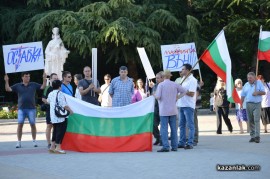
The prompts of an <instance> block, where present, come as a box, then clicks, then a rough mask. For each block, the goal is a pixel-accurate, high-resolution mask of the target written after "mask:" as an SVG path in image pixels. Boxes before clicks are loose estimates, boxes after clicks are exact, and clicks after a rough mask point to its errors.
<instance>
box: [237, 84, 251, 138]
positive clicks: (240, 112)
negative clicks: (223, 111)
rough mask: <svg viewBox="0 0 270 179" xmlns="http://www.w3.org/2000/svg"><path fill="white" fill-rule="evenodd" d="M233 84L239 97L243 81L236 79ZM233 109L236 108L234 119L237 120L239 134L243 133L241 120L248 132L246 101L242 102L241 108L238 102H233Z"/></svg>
mask: <svg viewBox="0 0 270 179" xmlns="http://www.w3.org/2000/svg"><path fill="white" fill-rule="evenodd" d="M234 85H235V88H236V91H237V94H238V96H239V97H240V98H241V93H242V89H243V82H242V80H241V79H236V80H235V81H234ZM235 109H236V119H237V121H238V125H239V127H240V134H243V133H244V130H243V125H242V122H243V121H245V122H246V123H247V133H248V132H249V124H248V118H247V111H246V101H245V100H244V103H243V109H241V108H240V104H239V103H235Z"/></svg>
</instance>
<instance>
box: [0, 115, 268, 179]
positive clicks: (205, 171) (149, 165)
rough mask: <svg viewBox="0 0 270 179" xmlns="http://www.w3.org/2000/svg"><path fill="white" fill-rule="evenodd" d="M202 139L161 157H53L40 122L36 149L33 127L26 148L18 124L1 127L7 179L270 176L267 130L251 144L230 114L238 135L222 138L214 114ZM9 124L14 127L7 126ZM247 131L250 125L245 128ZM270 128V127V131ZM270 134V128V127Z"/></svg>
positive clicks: (204, 123) (0, 154)
mask: <svg viewBox="0 0 270 179" xmlns="http://www.w3.org/2000/svg"><path fill="white" fill-rule="evenodd" d="M198 118H199V128H200V139H199V144H198V146H196V147H194V149H193V150H184V149H181V150H178V151H177V152H168V153H157V152H156V151H157V150H158V149H159V148H160V146H153V152H127V153H79V152H72V151H67V154H66V155H57V154H49V153H48V152H47V148H46V146H47V144H46V141H45V132H44V131H45V128H46V124H45V121H44V120H43V119H41V120H38V121H39V123H37V130H38V134H37V140H38V144H39V147H37V148H34V147H33V146H32V141H31V131H30V127H29V125H28V124H26V125H25V126H24V130H23V138H22V147H23V148H21V149H16V148H15V144H16V127H17V126H16V125H14V124H12V123H10V122H9V121H4V123H3V121H2V123H1V124H0V178H1V179H9V178H11V179H13V178H15V179H24V178H25V179H36V178H39V179H43V178H44V179H47V178H48V179H54V178H65V179H81V178H82V179H83V178H87V179H89V178H90V179H92V178H93V179H107V178H112V179H126V178H128V179H152V178H153V179H154V178H155V179H163V178H164V179H176V178H177V179H178V178H252V179H254V178H260V179H263V178H269V177H270V134H269V133H267V134H265V133H263V130H262V131H261V132H262V133H261V143H259V144H256V143H249V142H248V140H249V139H250V137H249V135H248V134H247V133H245V134H239V127H238V124H237V121H236V119H235V116H234V114H232V115H230V119H231V121H232V125H233V128H234V132H233V133H232V134H230V133H229V132H228V131H227V127H226V125H225V124H224V123H223V134H222V135H216V134H215V130H216V118H215V116H214V115H213V114H210V115H208V114H205V113H204V114H200V115H199V116H198ZM7 124H8V125H7ZM244 128H246V125H245V124H244ZM269 128H270V127H269ZM269 130H270V129H269ZM217 164H223V165H235V164H239V165H242V164H244V165H260V167H261V169H260V171H217V170H216V165H217Z"/></svg>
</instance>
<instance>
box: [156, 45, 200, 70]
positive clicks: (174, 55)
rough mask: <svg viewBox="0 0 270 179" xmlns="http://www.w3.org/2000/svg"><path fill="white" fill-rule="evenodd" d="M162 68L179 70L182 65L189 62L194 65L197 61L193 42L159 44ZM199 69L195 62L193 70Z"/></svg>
mask: <svg viewBox="0 0 270 179" xmlns="http://www.w3.org/2000/svg"><path fill="white" fill-rule="evenodd" d="M161 55H162V63H163V70H165V69H168V70H170V71H181V69H182V66H183V65H184V64H186V63H189V64H190V65H191V66H194V65H195V63H196V62H197V61H198V57H197V52H196V47H195V43H194V42H192V43H185V44H172V45H161ZM196 69H199V65H198V64H197V65H196V66H195V67H194V70H196Z"/></svg>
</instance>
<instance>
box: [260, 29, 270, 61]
mask: <svg viewBox="0 0 270 179" xmlns="http://www.w3.org/2000/svg"><path fill="white" fill-rule="evenodd" d="M258 48H259V49H258V60H266V61H268V62H270V31H262V29H261V30H260V37H259V47H258Z"/></svg>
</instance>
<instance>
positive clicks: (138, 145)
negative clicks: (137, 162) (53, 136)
mask: <svg viewBox="0 0 270 179" xmlns="http://www.w3.org/2000/svg"><path fill="white" fill-rule="evenodd" d="M65 97H66V100H67V103H68V105H69V107H70V108H71V109H72V110H73V112H74V113H73V114H72V115H70V116H69V117H68V126H67V131H66V133H65V136H64V139H63V142H62V148H63V149H65V150H72V151H78V152H142V151H152V131H153V118H154V102H155V100H154V97H152V96H151V97H148V98H146V99H145V100H142V101H140V102H137V103H134V104H130V105H127V106H124V107H111V108H105V107H100V106H95V105H92V104H90V103H87V102H84V101H81V100H79V99H76V98H73V97H71V96H68V95H65Z"/></svg>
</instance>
